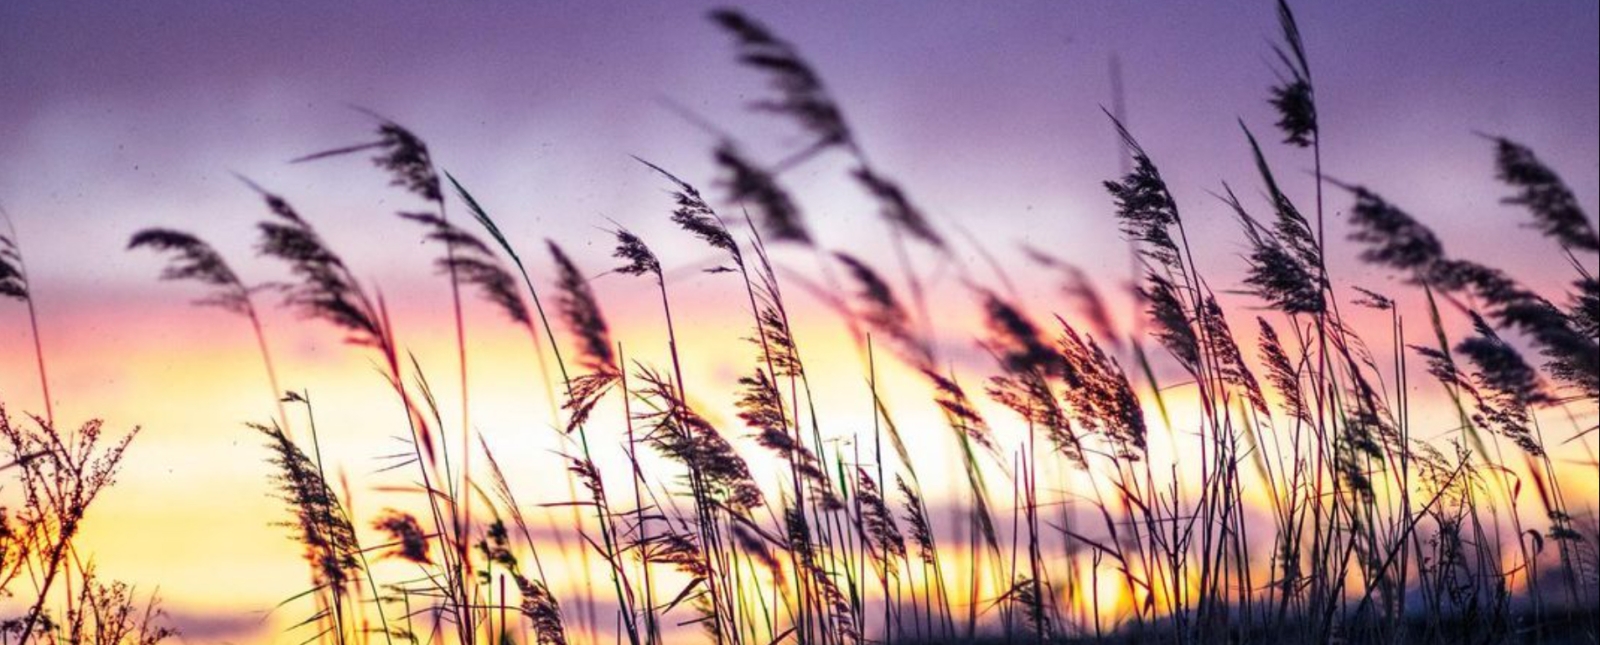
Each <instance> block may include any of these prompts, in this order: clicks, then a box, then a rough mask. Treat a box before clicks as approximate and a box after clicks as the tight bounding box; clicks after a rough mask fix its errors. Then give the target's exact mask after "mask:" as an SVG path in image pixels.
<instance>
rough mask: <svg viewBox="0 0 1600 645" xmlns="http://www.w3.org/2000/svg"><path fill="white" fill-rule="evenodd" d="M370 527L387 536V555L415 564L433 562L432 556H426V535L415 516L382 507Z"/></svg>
mask: <svg viewBox="0 0 1600 645" xmlns="http://www.w3.org/2000/svg"><path fill="white" fill-rule="evenodd" d="M372 528H374V529H377V530H379V531H383V532H384V533H385V534H387V535H388V536H389V543H390V544H391V545H392V546H391V547H390V549H389V551H388V555H389V556H391V557H396V558H400V559H401V560H405V561H407V562H413V563H416V564H433V558H431V557H429V556H428V535H427V533H425V532H423V530H422V524H421V523H420V522H418V521H417V518H416V516H414V515H412V514H410V513H404V512H401V511H397V510H394V509H392V508H390V509H384V511H383V513H382V514H380V515H379V516H378V519H376V520H373V521H372Z"/></svg>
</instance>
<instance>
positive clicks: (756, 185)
mask: <svg viewBox="0 0 1600 645" xmlns="http://www.w3.org/2000/svg"><path fill="white" fill-rule="evenodd" d="M715 158H716V163H717V167H718V168H720V169H721V170H722V172H723V174H724V177H723V178H722V179H721V180H720V181H719V183H720V184H721V185H722V187H723V190H725V191H726V193H727V195H728V200H729V201H734V202H740V203H749V204H750V205H751V206H753V207H754V209H755V212H756V214H757V215H758V217H757V219H758V220H759V221H760V222H761V226H762V228H764V229H766V232H767V236H768V237H770V238H771V239H772V240H773V241H776V242H795V243H798V244H803V245H806V246H811V244H812V239H811V232H810V231H808V230H807V229H806V225H805V221H804V220H803V219H802V218H801V216H800V207H799V206H796V205H795V203H794V199H793V198H791V197H789V193H788V191H785V190H784V189H783V187H782V186H779V185H778V178H777V177H776V176H774V175H773V174H772V173H771V172H769V171H767V170H765V169H762V168H760V167H759V166H757V165H755V164H754V163H752V162H750V161H748V160H746V159H745V157H744V153H742V152H740V151H739V149H738V148H735V147H734V146H733V144H731V143H723V144H722V145H720V146H718V147H717V150H716V152H715Z"/></svg>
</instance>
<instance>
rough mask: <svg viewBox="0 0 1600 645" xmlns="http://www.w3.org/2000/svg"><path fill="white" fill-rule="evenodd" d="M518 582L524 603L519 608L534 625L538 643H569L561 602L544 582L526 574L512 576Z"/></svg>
mask: <svg viewBox="0 0 1600 645" xmlns="http://www.w3.org/2000/svg"><path fill="white" fill-rule="evenodd" d="M512 578H513V579H514V580H516V582H517V592H518V593H520V594H522V603H521V604H520V605H518V606H517V609H518V610H519V611H521V612H522V615H523V617H524V618H527V619H528V622H529V623H531V624H532V625H533V633H534V639H535V641H534V642H536V643H538V645H567V631H566V628H565V627H563V626H562V621H561V604H560V603H559V602H557V601H556V597H555V595H554V594H552V593H550V589H549V588H548V587H546V586H545V584H544V583H543V582H540V581H538V580H529V579H528V578H527V577H525V576H521V575H517V576H512Z"/></svg>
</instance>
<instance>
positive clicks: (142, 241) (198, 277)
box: [0, 228, 251, 315]
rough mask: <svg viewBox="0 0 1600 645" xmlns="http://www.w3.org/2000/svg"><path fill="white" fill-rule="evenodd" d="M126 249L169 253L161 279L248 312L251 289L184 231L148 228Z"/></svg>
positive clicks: (224, 306) (214, 253)
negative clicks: (187, 283) (202, 290)
mask: <svg viewBox="0 0 1600 645" xmlns="http://www.w3.org/2000/svg"><path fill="white" fill-rule="evenodd" d="M128 248H129V249H130V250H131V249H137V248H148V249H150V250H153V251H157V252H164V253H170V254H171V255H172V260H171V261H170V262H168V264H167V266H165V267H163V268H162V269H161V279H162V280H191V281H194V282H198V283H200V284H202V285H205V286H207V287H210V288H212V293H210V294H208V295H207V296H206V297H204V298H202V299H200V300H198V301H196V302H195V304H197V305H200V306H211V307H220V308H222V309H223V310H225V311H229V312H233V313H236V314H241V315H244V314H247V313H248V312H249V310H250V292H251V289H250V288H249V287H246V286H245V285H244V282H242V281H241V280H239V276H238V274H236V273H234V272H233V269H232V268H231V267H229V266H228V262H227V261H226V260H224V259H223V258H222V254H221V253H218V252H217V251H216V249H214V248H212V247H211V245H210V244H207V243H206V242H205V241H204V240H201V239H200V238H198V237H195V236H194V235H191V234H189V233H185V232H183V231H174V230H171V229H164V228H147V229H145V230H142V231H139V232H138V233H134V234H133V237H132V238H130V239H129V240H128ZM3 271H4V269H0V272H3Z"/></svg>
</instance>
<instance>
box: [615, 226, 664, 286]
mask: <svg viewBox="0 0 1600 645" xmlns="http://www.w3.org/2000/svg"><path fill="white" fill-rule="evenodd" d="M612 234H613V235H615V236H616V238H617V248H616V249H615V250H613V251H612V252H611V257H614V258H617V259H618V260H622V261H623V262H624V263H625V264H623V265H622V266H619V267H617V268H615V269H612V270H613V271H616V272H617V273H621V274H625V275H635V276H638V275H645V274H650V275H653V276H655V278H656V285H657V286H659V285H660V284H661V281H662V276H661V261H660V260H658V259H656V254H655V253H654V252H652V251H651V250H650V247H648V246H645V243H644V240H643V239H640V238H639V236H637V235H634V234H633V232H632V231H629V230H628V229H625V228H621V227H618V228H617V230H616V231H614V232H613V233H612Z"/></svg>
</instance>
